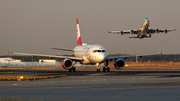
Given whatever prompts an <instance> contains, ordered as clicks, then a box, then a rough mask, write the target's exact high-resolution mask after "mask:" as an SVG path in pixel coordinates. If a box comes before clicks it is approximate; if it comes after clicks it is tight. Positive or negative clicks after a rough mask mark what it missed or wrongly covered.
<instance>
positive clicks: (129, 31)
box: [108, 29, 140, 35]
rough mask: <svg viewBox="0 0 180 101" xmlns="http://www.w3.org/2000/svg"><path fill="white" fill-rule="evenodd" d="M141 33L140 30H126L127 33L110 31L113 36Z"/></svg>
mask: <svg viewBox="0 0 180 101" xmlns="http://www.w3.org/2000/svg"><path fill="white" fill-rule="evenodd" d="M139 31H140V29H134V30H125V31H108V33H112V34H121V35H123V34H138V32H139Z"/></svg>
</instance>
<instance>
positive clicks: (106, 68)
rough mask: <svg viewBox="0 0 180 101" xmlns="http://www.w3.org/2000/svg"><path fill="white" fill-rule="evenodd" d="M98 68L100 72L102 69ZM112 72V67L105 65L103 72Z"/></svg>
mask: <svg viewBox="0 0 180 101" xmlns="http://www.w3.org/2000/svg"><path fill="white" fill-rule="evenodd" d="M96 70H97V72H100V71H101V69H100V68H97V69H96ZM106 71H107V72H110V67H103V72H106Z"/></svg>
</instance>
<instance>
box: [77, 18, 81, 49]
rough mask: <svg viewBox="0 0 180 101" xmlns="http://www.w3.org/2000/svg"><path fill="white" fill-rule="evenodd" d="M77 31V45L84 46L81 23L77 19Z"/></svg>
mask: <svg viewBox="0 0 180 101" xmlns="http://www.w3.org/2000/svg"><path fill="white" fill-rule="evenodd" d="M76 31H77V45H78V46H82V40H81V34H80V28H79V21H78V19H76Z"/></svg>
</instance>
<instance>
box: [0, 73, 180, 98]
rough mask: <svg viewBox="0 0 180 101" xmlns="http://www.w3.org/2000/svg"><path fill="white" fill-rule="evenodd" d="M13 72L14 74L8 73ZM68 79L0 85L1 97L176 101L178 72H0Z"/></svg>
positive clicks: (178, 83)
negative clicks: (54, 76) (57, 76)
mask: <svg viewBox="0 0 180 101" xmlns="http://www.w3.org/2000/svg"><path fill="white" fill-rule="evenodd" d="M12 71H13V72H14V73H13V74H12V73H10V72H12ZM61 74H62V75H63V74H65V75H67V76H66V77H59V78H51V79H42V80H35V81H0V97H18V98H24V99H28V100H33V99H36V100H37V99H39V100H40V101H112V100H115V101H120V100H122V101H132V100H133V101H152V100H153V101H170V100H171V101H179V100H180V96H179V95H180V70H120V71H119V70H114V71H111V72H105V73H103V72H100V73H97V72H95V71H94V70H79V71H77V72H75V73H74V72H71V73H70V72H68V71H66V70H0V75H61Z"/></svg>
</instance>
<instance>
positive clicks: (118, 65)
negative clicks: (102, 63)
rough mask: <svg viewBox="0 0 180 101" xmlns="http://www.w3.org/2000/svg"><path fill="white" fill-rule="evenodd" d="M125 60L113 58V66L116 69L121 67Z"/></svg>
mask: <svg viewBox="0 0 180 101" xmlns="http://www.w3.org/2000/svg"><path fill="white" fill-rule="evenodd" d="M124 65H125V62H124V61H123V60H122V59H117V60H115V63H114V67H115V68H116V69H118V70H120V69H123V67H124Z"/></svg>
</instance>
